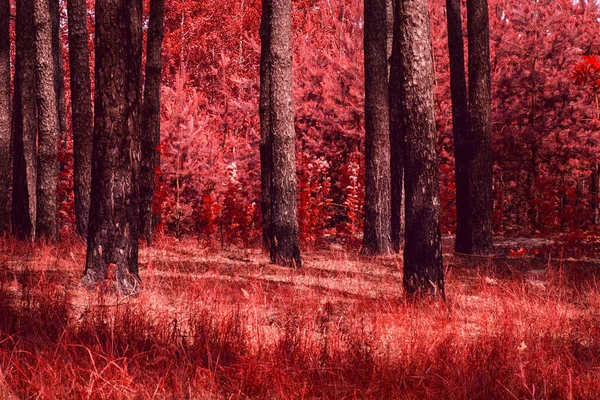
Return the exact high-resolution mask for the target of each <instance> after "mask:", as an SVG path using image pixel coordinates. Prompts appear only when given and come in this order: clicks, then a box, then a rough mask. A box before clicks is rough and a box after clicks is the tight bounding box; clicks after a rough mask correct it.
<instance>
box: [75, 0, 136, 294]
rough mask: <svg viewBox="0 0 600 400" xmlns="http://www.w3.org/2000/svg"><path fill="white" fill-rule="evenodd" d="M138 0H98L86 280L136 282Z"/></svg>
mask: <svg viewBox="0 0 600 400" xmlns="http://www.w3.org/2000/svg"><path fill="white" fill-rule="evenodd" d="M141 6H142V5H141V0H97V1H96V40H95V49H96V79H95V84H96V85H95V102H94V104H95V113H94V142H93V151H92V191H91V203H90V220H89V227H88V245H87V260H86V273H85V277H84V283H85V284H88V285H93V284H94V283H96V282H98V281H100V280H103V279H106V278H107V277H112V276H114V278H116V282H117V283H116V284H117V290H118V291H120V292H123V293H132V292H133V293H135V292H137V290H139V285H138V279H139V278H138V238H139V204H138V195H139V193H138V192H139V189H138V179H139V157H140V148H139V146H140V145H139V140H140V111H141V106H140V100H141V86H140V83H141Z"/></svg>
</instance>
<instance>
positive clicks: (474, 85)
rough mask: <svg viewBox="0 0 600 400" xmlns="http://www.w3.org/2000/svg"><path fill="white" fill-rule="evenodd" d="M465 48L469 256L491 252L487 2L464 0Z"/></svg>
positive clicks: (467, 251)
mask: <svg viewBox="0 0 600 400" xmlns="http://www.w3.org/2000/svg"><path fill="white" fill-rule="evenodd" d="M467 32H468V39H469V40H468V47H469V61H468V62H469V113H470V119H471V128H472V136H471V137H472V140H471V142H470V146H471V148H472V151H473V164H472V169H471V176H470V181H471V182H470V191H469V198H470V201H469V203H470V208H471V229H472V231H471V238H472V239H471V240H472V242H471V248H470V249H464V250H466V251H464V252H465V253H469V254H489V253H491V252H492V250H493V249H492V210H493V206H494V204H493V196H492V123H491V121H492V120H491V113H492V111H491V94H490V93H491V71H490V27H489V15H488V2H487V0H467Z"/></svg>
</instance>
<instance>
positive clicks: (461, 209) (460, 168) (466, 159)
mask: <svg viewBox="0 0 600 400" xmlns="http://www.w3.org/2000/svg"><path fill="white" fill-rule="evenodd" d="M446 16H447V18H448V52H449V54H450V92H451V94H452V128H453V130H454V156H455V160H456V173H455V181H456V242H455V250H456V251H457V252H459V253H470V252H471V249H472V243H473V238H472V232H473V229H472V226H471V204H470V195H469V193H470V192H471V187H470V185H471V180H470V176H471V175H472V171H473V156H474V153H473V151H472V141H473V139H472V131H471V122H470V120H469V105H468V104H469V103H468V98H467V81H466V76H465V74H466V71H465V51H464V42H463V29H462V17H461V11H460V0H446Z"/></svg>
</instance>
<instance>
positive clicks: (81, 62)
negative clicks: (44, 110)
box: [67, 0, 94, 237]
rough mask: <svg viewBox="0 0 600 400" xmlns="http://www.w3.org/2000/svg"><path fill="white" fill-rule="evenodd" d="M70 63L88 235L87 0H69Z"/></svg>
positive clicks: (79, 196) (81, 207)
mask: <svg viewBox="0 0 600 400" xmlns="http://www.w3.org/2000/svg"><path fill="white" fill-rule="evenodd" d="M67 7H68V8H67V11H68V16H69V66H70V68H71V112H72V114H71V120H72V125H73V157H74V160H73V161H74V168H73V169H74V171H73V178H74V182H75V184H74V186H75V219H76V224H77V232H78V233H79V234H80V235H81V236H83V237H86V235H87V230H88V218H89V214H90V184H91V183H90V181H91V178H92V134H93V130H94V116H93V112H92V89H91V82H90V78H91V77H90V54H89V50H88V26H87V6H86V1H85V0H68V3H67Z"/></svg>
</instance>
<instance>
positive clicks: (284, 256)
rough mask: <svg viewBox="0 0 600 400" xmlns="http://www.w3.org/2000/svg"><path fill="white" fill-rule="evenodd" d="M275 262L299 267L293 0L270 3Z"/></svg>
mask: <svg viewBox="0 0 600 400" xmlns="http://www.w3.org/2000/svg"><path fill="white" fill-rule="evenodd" d="M267 3H268V7H269V8H268V10H269V11H270V13H269V14H270V15H269V17H270V18H269V19H268V29H269V40H268V43H269V53H268V65H269V71H268V76H269V119H270V121H269V123H268V126H269V127H270V130H271V134H270V139H271V143H270V144H271V149H270V153H271V155H272V169H271V189H270V201H271V233H272V235H273V236H272V239H271V242H270V244H271V261H272V262H274V263H279V264H284V265H290V266H296V267H299V266H300V265H301V260H300V248H299V245H298V216H297V215H298V209H297V204H296V201H297V199H296V197H297V182H296V132H295V130H294V108H293V104H292V27H291V11H292V4H291V0H269V1H267Z"/></svg>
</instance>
